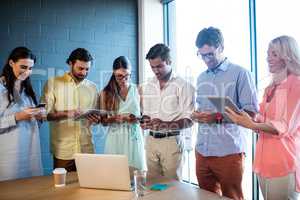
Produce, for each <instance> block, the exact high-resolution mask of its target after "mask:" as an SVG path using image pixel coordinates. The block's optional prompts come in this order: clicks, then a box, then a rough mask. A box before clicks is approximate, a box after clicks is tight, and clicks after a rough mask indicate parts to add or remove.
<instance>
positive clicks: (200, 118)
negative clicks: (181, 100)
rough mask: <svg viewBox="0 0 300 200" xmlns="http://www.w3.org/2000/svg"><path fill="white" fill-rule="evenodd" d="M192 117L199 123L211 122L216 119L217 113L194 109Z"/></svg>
mask: <svg viewBox="0 0 300 200" xmlns="http://www.w3.org/2000/svg"><path fill="white" fill-rule="evenodd" d="M191 118H192V119H193V120H194V121H196V122H199V123H208V124H210V123H214V122H215V121H216V120H215V119H216V113H211V112H199V111H194V112H193V113H192V115H191Z"/></svg>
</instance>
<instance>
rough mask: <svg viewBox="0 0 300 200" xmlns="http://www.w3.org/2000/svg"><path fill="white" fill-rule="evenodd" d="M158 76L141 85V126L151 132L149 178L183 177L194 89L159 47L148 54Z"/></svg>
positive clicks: (148, 137) (148, 156)
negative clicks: (183, 139) (183, 138)
mask: <svg viewBox="0 0 300 200" xmlns="http://www.w3.org/2000/svg"><path fill="white" fill-rule="evenodd" d="M146 59H148V61H149V63H150V66H151V69H152V71H153V73H154V74H155V77H154V78H152V79H151V80H150V81H149V82H147V83H146V84H145V85H143V86H142V104H143V114H144V115H146V116H148V119H147V120H146V119H145V117H144V119H145V120H143V122H144V123H142V124H141V126H142V128H143V129H150V131H149V136H147V139H146V158H147V167H148V177H151V178H153V177H160V176H166V177H169V178H178V179H180V176H181V156H182V150H183V149H182V145H181V143H180V141H181V140H180V139H181V138H180V135H181V134H182V132H183V129H185V128H189V127H191V126H192V125H193V123H192V120H191V118H190V116H191V114H192V112H193V109H194V92H195V90H194V88H193V86H192V85H191V84H189V83H188V82H186V81H185V80H184V79H182V78H181V77H179V76H177V75H176V74H175V72H174V71H173V70H172V66H171V57H170V49H169V47H167V46H166V45H164V44H156V45H154V46H153V47H152V48H150V50H149V52H148V53H147V56H146Z"/></svg>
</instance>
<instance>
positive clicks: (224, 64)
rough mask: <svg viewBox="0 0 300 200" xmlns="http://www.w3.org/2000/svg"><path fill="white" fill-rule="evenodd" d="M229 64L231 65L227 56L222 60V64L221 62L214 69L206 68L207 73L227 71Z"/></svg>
mask: <svg viewBox="0 0 300 200" xmlns="http://www.w3.org/2000/svg"><path fill="white" fill-rule="evenodd" d="M228 66H229V61H228V59H227V58H225V59H224V60H223V61H222V62H221V64H220V65H219V66H217V67H216V68H214V69H207V70H206V73H214V74H216V73H218V72H219V71H223V72H225V71H227V70H228Z"/></svg>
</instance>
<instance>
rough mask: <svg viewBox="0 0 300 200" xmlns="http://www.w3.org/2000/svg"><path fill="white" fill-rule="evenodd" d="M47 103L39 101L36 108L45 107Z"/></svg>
mask: <svg viewBox="0 0 300 200" xmlns="http://www.w3.org/2000/svg"><path fill="white" fill-rule="evenodd" d="M45 107H46V104H45V103H39V105H37V106H36V108H45Z"/></svg>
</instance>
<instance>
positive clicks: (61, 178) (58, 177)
mask: <svg viewBox="0 0 300 200" xmlns="http://www.w3.org/2000/svg"><path fill="white" fill-rule="evenodd" d="M66 174H67V170H66V169H65V168H55V169H54V170H53V177H54V186H55V187H63V186H65V185H66Z"/></svg>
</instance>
